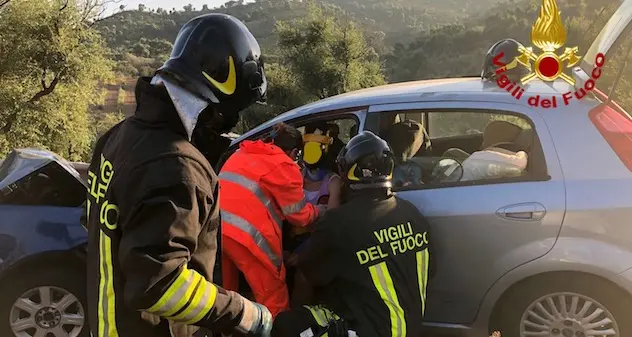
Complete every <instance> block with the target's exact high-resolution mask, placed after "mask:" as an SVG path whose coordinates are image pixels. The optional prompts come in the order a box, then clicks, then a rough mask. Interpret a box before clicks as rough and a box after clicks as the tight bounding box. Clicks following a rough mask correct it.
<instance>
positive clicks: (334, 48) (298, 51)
mask: <svg viewBox="0 0 632 337" xmlns="http://www.w3.org/2000/svg"><path fill="white" fill-rule="evenodd" d="M277 32H278V34H279V47H280V50H281V55H282V57H283V59H284V60H285V62H286V64H287V65H288V67H289V68H290V69H291V70H292V71H293V73H294V75H295V76H296V78H297V80H298V81H299V83H300V84H301V85H300V87H301V88H302V89H303V91H304V92H305V93H306V94H307V95H308V96H311V97H313V98H315V99H322V98H325V97H329V96H334V95H338V94H341V93H345V92H348V91H353V90H357V89H361V88H366V87H372V86H377V85H382V84H385V83H386V81H385V79H384V75H383V74H382V68H381V64H380V61H379V56H378V55H377V53H376V52H375V50H374V49H373V48H371V47H370V46H369V45H368V44H367V42H366V40H365V39H364V36H363V34H362V32H361V31H360V30H359V29H358V28H357V27H356V26H355V24H354V23H353V22H349V21H343V20H341V19H338V18H336V17H335V16H334V15H331V14H328V13H326V12H325V11H324V10H323V8H320V7H317V6H316V5H314V4H311V5H310V8H309V12H308V15H307V16H306V17H305V18H303V19H297V20H294V21H292V22H278V23H277Z"/></svg>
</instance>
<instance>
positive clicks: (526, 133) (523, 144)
mask: <svg viewBox="0 0 632 337" xmlns="http://www.w3.org/2000/svg"><path fill="white" fill-rule="evenodd" d="M534 135H535V134H534V132H533V129H524V130H522V131H521V132H520V134H519V135H518V137H516V139H515V140H514V143H516V147H517V148H518V149H520V150H522V151H525V152H529V151H531V146H533V140H534Z"/></svg>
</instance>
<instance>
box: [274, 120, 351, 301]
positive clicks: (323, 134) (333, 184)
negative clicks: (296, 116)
mask: <svg viewBox="0 0 632 337" xmlns="http://www.w3.org/2000/svg"><path fill="white" fill-rule="evenodd" d="M328 130H331V125H329V124H327V123H325V122H319V123H312V124H308V125H306V126H305V135H303V141H304V146H303V156H302V164H303V179H304V187H303V189H304V192H305V198H306V201H307V202H308V203H310V204H313V205H327V210H331V209H334V208H336V207H338V206H340V202H341V200H340V198H341V185H342V183H341V179H340V177H339V176H338V175H337V174H336V173H335V171H334V170H333V167H332V166H333V165H334V161H332V160H331V152H330V151H331V146H332V145H333V144H335V140H334V137H332V136H331V135H330V134H329V132H328ZM339 141H340V140H339ZM289 236H290V238H289V240H286V244H285V245H284V249H286V253H285V255H286V263H287V265H288V266H289V267H290V269H289V270H288V278H291V279H292V282H291V284H292V288H293V289H292V292H291V293H292V303H294V304H296V303H305V302H308V301H309V300H310V299H311V289H310V288H309V287H307V286H306V285H305V282H304V280H303V278H302V276H301V275H300V273H297V272H296V270H295V268H291V267H295V265H296V261H297V257H298V252H299V251H300V250H301V249H302V247H304V245H305V242H306V241H307V239H308V238H309V236H310V233H309V228H307V227H293V228H291V231H290V233H289ZM288 283H290V282H288Z"/></svg>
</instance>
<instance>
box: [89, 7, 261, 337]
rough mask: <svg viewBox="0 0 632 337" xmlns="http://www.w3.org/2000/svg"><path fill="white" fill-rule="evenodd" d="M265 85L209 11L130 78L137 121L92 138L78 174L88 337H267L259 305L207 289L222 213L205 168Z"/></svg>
mask: <svg viewBox="0 0 632 337" xmlns="http://www.w3.org/2000/svg"><path fill="white" fill-rule="evenodd" d="M227 78H228V80H226V79H227ZM266 83H267V82H266V78H265V74H264V70H263V61H262V59H261V50H260V48H259V44H258V43H257V41H256V39H255V38H254V36H253V35H252V33H250V31H249V30H248V28H246V26H245V25H244V24H243V23H242V22H241V21H239V20H237V19H236V18H234V17H232V16H229V15H225V14H218V13H213V14H206V15H201V16H198V17H196V18H193V19H192V20H191V21H189V22H187V23H186V24H185V25H184V26H183V27H182V29H181V30H180V32H179V34H178V36H177V38H176V41H175V43H174V48H173V51H172V53H171V56H170V58H169V59H168V60H167V61H166V62H165V64H164V65H163V66H162V67H161V68H160V69H158V71H157V72H156V73H155V75H154V76H153V77H141V78H140V79H139V80H138V82H137V84H136V102H137V107H136V112H135V114H134V115H133V116H132V117H129V118H127V119H125V120H124V121H122V122H121V123H119V124H117V125H116V126H114V127H113V128H111V129H110V130H109V131H107V132H106V133H105V134H104V135H103V136H102V137H101V138H100V139H99V140H98V141H97V144H96V146H95V150H94V153H93V155H92V159H91V162H90V166H89V169H88V180H89V182H88V185H89V186H90V187H89V189H88V199H87V202H86V204H87V206H86V208H87V216H86V218H87V222H88V225H87V227H88V249H87V250H88V258H87V261H88V262H87V271H88V275H87V287H88V308H87V309H88V310H87V313H88V317H89V322H90V326H91V328H92V329H93V330H92V333H93V335H94V336H95V337H106V336H119V337H137V336H163V337H167V336H172V337H191V336H194V335H198V336H199V333H198V332H203V331H200V330H205V329H206V330H211V331H212V332H217V333H223V334H233V333H237V334H245V335H253V336H269V334H270V328H271V324H272V316H271V314H270V312H269V311H268V309H267V308H265V307H264V306H262V305H260V304H257V303H254V302H252V301H249V300H247V299H246V298H244V297H242V296H241V295H239V294H238V293H236V292H233V291H228V290H225V289H224V288H222V287H220V286H218V285H216V284H215V283H213V270H214V266H215V256H216V253H217V230H218V228H219V224H220V214H219V203H218V198H219V188H218V181H217V176H216V174H215V173H214V172H213V168H212V167H211V164H210V162H209V160H212V159H213V158H216V157H217V156H218V155H219V154H221V153H222V152H224V151H225V149H226V147H227V145H228V144H229V143H230V140H228V141H226V140H223V139H222V138H221V137H220V136H219V135H221V134H222V133H225V132H227V131H229V130H230V129H232V128H233V127H234V126H235V124H236V123H237V121H238V120H239V113H240V111H242V110H243V109H245V108H246V107H248V106H250V105H251V104H253V103H255V102H258V101H259V102H261V101H264V100H265V95H266V89H267V84H266ZM209 158H210V159H209ZM201 328H202V329H201Z"/></svg>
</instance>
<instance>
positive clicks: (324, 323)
mask: <svg viewBox="0 0 632 337" xmlns="http://www.w3.org/2000/svg"><path fill="white" fill-rule="evenodd" d="M304 307H305V308H307V310H309V311H310V312H311V313H312V316H314V319H315V320H316V323H317V324H318V325H320V326H322V327H326V326H327V325H328V324H327V319H326V318H325V316H324V315H322V313H321V312H320V311H319V310H317V309H316V308H312V307H310V306H307V305H305V306H304Z"/></svg>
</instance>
